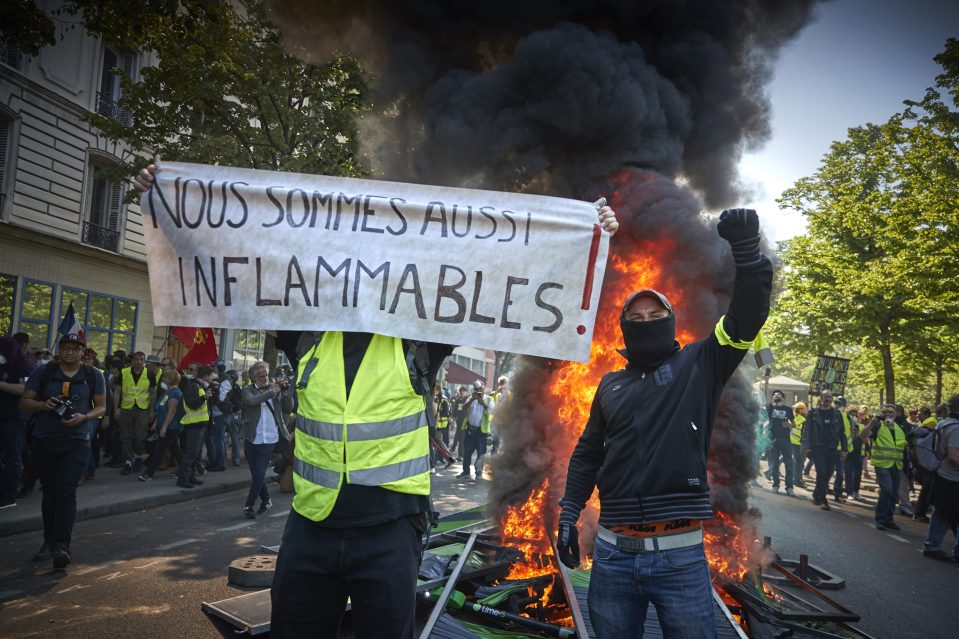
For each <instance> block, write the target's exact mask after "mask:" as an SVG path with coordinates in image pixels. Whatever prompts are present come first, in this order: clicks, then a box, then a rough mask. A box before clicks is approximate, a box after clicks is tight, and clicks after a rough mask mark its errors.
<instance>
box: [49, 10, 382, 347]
mask: <svg viewBox="0 0 959 639" xmlns="http://www.w3.org/2000/svg"><path fill="white" fill-rule="evenodd" d="M241 6H242V10H240V11H238V10H237V7H241ZM65 11H66V13H68V14H71V15H74V16H79V17H80V19H81V21H82V23H83V26H84V28H85V29H86V30H87V32H89V33H90V34H92V35H94V36H96V37H99V38H103V40H104V41H105V42H107V43H109V44H111V45H112V46H114V47H116V48H120V49H126V50H135V51H141V52H151V55H152V56H154V58H155V59H156V63H155V65H153V66H148V67H145V68H143V69H142V70H141V73H140V76H141V77H140V78H139V80H138V81H134V79H133V78H130V77H128V76H126V75H125V74H123V73H122V72H121V71H120V70H119V69H116V70H114V72H115V73H117V74H118V75H119V76H120V80H121V97H120V99H119V100H118V106H119V107H120V109H122V113H124V114H129V117H123V118H115V117H108V116H105V115H100V114H97V113H92V114H89V115H88V116H87V118H88V120H89V121H90V122H91V123H92V124H93V125H94V126H96V127H97V128H98V129H99V130H100V131H101V132H102V134H103V135H104V136H105V137H106V138H107V139H109V140H112V141H116V142H123V143H126V144H128V145H129V146H130V148H131V150H132V153H131V154H130V155H129V156H126V157H125V158H123V162H122V164H121V165H120V166H118V167H116V168H113V169H109V170H108V171H106V173H107V174H110V175H112V176H114V177H117V178H120V177H126V176H129V175H130V174H132V173H134V172H135V171H137V170H139V169H140V168H141V167H142V166H144V165H145V164H146V163H147V160H148V158H149V157H151V156H152V155H153V154H154V153H156V154H159V155H160V156H162V157H163V158H164V159H167V160H173V161H181V162H197V163H201V164H223V165H228V166H237V167H246V168H254V169H266V170H271V171H294V172H298V173H312V174H323V175H339V176H349V177H358V176H363V175H366V174H367V173H368V169H367V168H366V165H365V163H364V162H363V161H362V160H361V158H360V157H359V152H358V149H359V143H358V137H357V131H356V124H355V118H356V116H357V115H358V114H359V113H361V112H362V111H364V110H366V109H367V108H368V103H367V97H366V96H367V89H368V83H369V80H370V78H369V77H368V75H367V74H366V73H365V72H364V71H363V69H362V68H361V67H360V65H359V63H358V62H357V60H356V59H354V58H352V57H350V56H345V55H343V56H334V57H333V58H332V59H331V60H330V61H329V62H328V63H325V64H320V65H317V64H305V63H303V62H301V61H300V60H298V59H297V58H296V57H295V55H293V54H291V53H289V52H287V51H285V50H284V48H283V46H282V44H281V36H280V32H279V30H278V29H277V28H276V27H275V26H274V25H273V24H271V23H270V21H269V19H268V16H267V10H266V5H265V2H264V1H263V0H249V1H247V2H244V3H242V5H241V4H240V3H231V2H209V1H206V0H137V1H135V2H134V1H131V0H115V1H113V2H99V1H97V0H72V1H71V2H68V3H67V5H66V8H65ZM294 53H295V52H294ZM135 195H136V194H135V193H134V192H133V191H132V190H131V192H130V193H129V198H130V199H131V201H132V200H133V199H134V198H135ZM264 360H265V361H267V362H269V363H270V364H271V365H272V366H276V364H277V350H276V343H275V339H274V337H273V336H272V335H268V336H267V339H266V343H265V346H264Z"/></svg>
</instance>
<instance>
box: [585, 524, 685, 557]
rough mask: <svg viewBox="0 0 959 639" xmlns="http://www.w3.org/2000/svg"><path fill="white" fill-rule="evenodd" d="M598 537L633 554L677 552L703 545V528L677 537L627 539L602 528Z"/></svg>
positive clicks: (661, 536)
mask: <svg viewBox="0 0 959 639" xmlns="http://www.w3.org/2000/svg"><path fill="white" fill-rule="evenodd" d="M597 536H598V537H599V538H600V539H602V540H603V541H605V542H606V543H609V544H613V545H614V546H616V549H617V550H622V551H624V552H633V553H640V552H656V551H661V550H675V549H676V548H686V547H688V546H695V545H697V544H701V543H703V529H702V528H697V529H696V530H692V531H690V532H684V533H678V534H675V535H660V536H659V537H627V536H625V535H617V534H616V533H614V532H613V531H612V530H609V529H608V528H603V527H602V526H600V527H599V533H598V534H597Z"/></svg>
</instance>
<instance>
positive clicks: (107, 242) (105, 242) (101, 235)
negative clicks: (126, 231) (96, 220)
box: [83, 222, 120, 253]
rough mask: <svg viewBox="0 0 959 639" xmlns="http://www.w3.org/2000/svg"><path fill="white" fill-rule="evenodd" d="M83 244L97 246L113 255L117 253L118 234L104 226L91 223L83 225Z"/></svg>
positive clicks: (118, 244)
mask: <svg viewBox="0 0 959 639" xmlns="http://www.w3.org/2000/svg"><path fill="white" fill-rule="evenodd" d="M83 243H84V244H90V245H91V246H97V247H99V248H102V249H105V250H107V251H112V252H113V253H118V252H119V250H118V249H119V246H120V233H119V231H114V230H113V229H108V228H107V227H105V226H100V225H98V224H93V223H91V222H84V223H83Z"/></svg>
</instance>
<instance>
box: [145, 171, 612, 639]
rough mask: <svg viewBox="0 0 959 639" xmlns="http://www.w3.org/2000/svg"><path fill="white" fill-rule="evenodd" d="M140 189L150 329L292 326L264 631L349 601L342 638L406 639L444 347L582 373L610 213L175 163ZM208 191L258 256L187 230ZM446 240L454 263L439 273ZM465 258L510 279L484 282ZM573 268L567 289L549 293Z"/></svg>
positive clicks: (315, 632)
mask: <svg viewBox="0 0 959 639" xmlns="http://www.w3.org/2000/svg"><path fill="white" fill-rule="evenodd" d="M168 167H169V174H168V176H164V175H163V173H164V172H166V171H167V169H168ZM280 180H283V181H284V182H285V184H284V185H283V186H282V187H281V186H276V183H277V182H279V181H280ZM136 182H137V188H138V190H140V191H141V192H143V193H144V196H143V197H142V199H141V202H142V204H141V206H143V207H144V211H145V212H147V214H148V215H149V216H151V219H152V220H153V224H151V223H150V222H148V223H147V224H146V226H147V227H148V229H147V236H148V238H147V239H148V243H147V246H148V257H149V258H150V262H149V266H150V275H151V287H152V285H153V284H154V277H155V276H156V279H157V284H158V285H159V284H161V283H162V282H164V281H168V280H169V278H166V277H164V275H163V274H162V273H160V271H164V269H172V278H173V279H172V281H175V282H178V283H179V284H180V287H179V288H177V289H174V290H173V291H172V292H167V293H160V292H159V291H157V290H154V291H153V294H154V315H155V317H157V318H160V319H158V320H157V321H168V322H169V323H171V324H184V325H191V324H196V323H197V321H198V318H199V314H198V313H199V311H201V310H202V312H203V313H204V314H205V315H206V316H207V317H209V320H206V323H208V324H213V325H217V326H227V327H244V325H245V327H247V328H271V326H266V325H264V319H263V318H264V316H268V314H265V313H264V312H263V311H264V309H263V307H264V306H266V307H270V308H269V310H270V311H271V313H272V317H271V318H270V320H269V321H271V322H274V324H273V326H272V327H275V326H276V325H277V324H279V325H282V326H284V328H287V329H291V330H288V331H281V332H279V333H278V335H277V339H278V345H279V346H280V347H281V348H283V349H284V350H285V351H286V353H287V355H288V357H289V358H290V360H291V361H292V362H297V370H298V375H297V397H298V408H297V420H296V433H295V449H294V462H293V469H294V475H293V477H294V485H295V488H296V495H295V497H294V501H293V509H292V511H291V513H290V516H289V519H288V520H287V524H286V529H285V531H284V534H283V540H282V544H281V547H280V554H279V557H278V558H277V565H276V572H275V574H274V580H273V587H272V595H271V598H272V605H273V608H272V618H271V622H270V633H271V636H273V637H277V638H285V637H335V636H336V635H337V631H338V627H339V623H340V620H341V619H342V617H343V613H344V610H345V606H346V602H347V598H349V600H350V603H351V606H352V610H353V614H352V619H353V627H354V631H355V634H356V636H357V637H410V638H411V637H413V633H414V626H413V621H414V611H415V588H416V578H417V572H418V567H419V563H420V559H421V555H422V539H421V537H422V534H423V533H424V532H425V531H426V528H427V525H428V524H427V517H428V515H429V511H430V510H431V509H430V506H429V499H428V497H429V493H430V473H429V470H430V464H429V459H430V455H429V437H428V430H429V428H430V427H429V426H428V424H429V423H432V419H433V414H432V411H431V410H430V408H431V407H430V402H429V389H430V388H432V386H433V384H434V383H435V380H436V373H437V371H438V370H439V367H440V365H441V364H442V362H443V360H444V359H445V358H446V357H447V356H448V355H449V354H450V353H451V352H452V349H453V347H452V346H449V345H447V343H450V344H452V343H463V342H466V341H467V340H472V341H470V342H469V343H471V344H473V345H476V346H485V347H489V348H498V349H500V350H509V351H513V352H522V353H528V354H538V355H543V356H550V357H563V358H567V359H577V360H579V361H585V360H586V359H588V356H589V346H590V341H591V339H592V326H593V322H594V320H595V309H596V307H597V306H598V301H599V291H600V288H601V286H602V275H603V269H604V267H605V258H606V250H607V247H608V238H609V235H611V234H612V233H614V232H615V231H616V229H617V228H618V223H617V222H616V218H615V214H614V213H613V211H612V210H611V209H609V207H602V208H600V209H599V219H598V220H597V213H596V207H595V206H594V205H589V204H587V203H583V202H574V201H571V200H561V199H558V198H545V197H540V196H527V195H516V194H502V193H493V192H487V191H468V190H466V189H449V188H441V187H423V186H417V185H403V184H395V183H388V182H375V181H365V180H347V179H336V178H326V177H323V176H298V175H295V174H264V172H260V171H247V170H240V169H228V170H227V171H226V172H224V171H223V167H199V166H194V165H180V164H169V165H164V167H163V170H162V171H156V170H155V167H154V166H152V165H151V166H150V167H148V168H147V169H144V170H143V171H141V172H140V175H139V176H138V177H137V181H136ZM154 184H156V187H154V188H151V187H153V186H154ZM191 184H192V185H193V186H191ZM204 185H210V186H209V187H207V186H204ZM219 185H222V190H221V188H220V186H219ZM200 191H203V193H202V195H201V193H200ZM191 192H192V195H191ZM373 193H376V195H373ZM214 195H215V196H216V197H217V198H220V197H223V198H227V199H231V200H232V203H231V202H226V201H225V200H224V207H223V211H224V215H223V216H220V217H218V218H217V220H216V221H218V222H219V224H220V225H222V223H223V220H224V219H227V220H229V221H230V222H232V225H235V226H234V227H233V230H239V229H240V227H243V226H245V225H251V224H259V225H260V226H261V227H262V228H264V229H268V230H265V231H263V234H264V236H262V237H257V238H254V241H253V244H255V246H253V245H252V244H247V245H246V246H242V247H241V246H239V244H238V245H237V246H232V245H227V243H226V240H224V239H223V238H227V237H230V236H231V235H234V234H232V233H231V232H230V230H229V229H227V228H225V227H221V226H219V225H218V226H217V231H216V232H214V233H207V232H206V231H205V230H203V231H201V232H194V231H195V230H196V229H198V228H200V227H203V226H204V224H206V225H207V226H210V225H211V224H210V221H209V220H207V222H204V221H203V220H202V219H201V218H203V217H204V215H205V214H206V213H208V212H209V209H206V210H204V206H206V205H207V204H208V203H211V202H212V200H211V199H210V198H212V197H213V196H214ZM191 198H192V206H191ZM237 202H242V206H241V205H238V204H237ZM217 207H219V204H217ZM214 208H216V207H214ZM198 213H199V215H197V214H198ZM194 224H195V226H194ZM151 226H152V228H151ZM227 226H231V224H230V223H229V222H228V223H227ZM282 226H287V227H291V229H292V230H291V229H287V231H285V232H281V231H277V230H275V229H276V227H282ZM304 226H306V228H302V229H301V228H300V227H304ZM184 227H186V228H184ZM191 227H193V228H191ZM269 229H274V230H269ZM603 230H605V231H606V233H603ZM270 233H275V234H276V237H277V238H278V241H277V243H275V245H274V244H273V243H270V242H269V240H268V239H267V237H268V236H269V234H270ZM364 233H366V234H365V235H364ZM242 235H249V234H248V233H246V232H244V233H243V234H242ZM235 236H236V238H237V242H238V243H239V242H241V241H243V238H242V236H241V235H240V234H235ZM360 238H362V240H363V243H362V244H360V243H359V239H360ZM266 244H270V246H269V247H267V248H266V249H263V250H262V251H261V247H262V246H263V245H266ZM457 244H458V245H459V250H458V251H457V252H458V253H463V254H464V255H465V257H464V261H463V262H462V263H460V264H459V265H457V264H448V263H445V262H444V263H441V261H444V260H446V259H448V258H447V257H446V256H448V255H449V253H450V249H449V248H447V247H450V246H456V245H457ZM501 244H502V246H501ZM436 245H442V246H441V250H440V251H439V253H436V251H435V250H433V249H431V247H434V249H435V246H436ZM573 246H575V247H578V248H577V249H576V251H575V252H569V251H570V247H573ZM204 247H206V248H204ZM358 247H359V248H358ZM480 247H485V248H486V249H487V250H485V251H484V250H477V249H478V248H480ZM360 249H361V250H360ZM431 250H433V253H432V254H436V255H440V257H439V258H438V259H436V260H433V261H431V260H430V259H428V258H429V256H430V255H431V253H430V251H431ZM494 250H499V251H500V253H498V254H497V257H501V258H502V261H501V262H497V260H495V259H493V260H491V259H490V258H491V254H490V251H494ZM202 251H207V252H206V253H203V254H202V256H200V255H198V253H200V252H202ZM210 251H219V253H218V254H216V255H210V254H209V252H210ZM254 251H260V254H259V255H258V256H255V257H251V256H250V255H251V252H254ZM311 251H312V253H311ZM319 251H322V252H323V255H320V256H317V255H316V253H317V252H319ZM263 253H267V254H263ZM479 256H482V260H483V262H484V263H485V262H490V263H493V264H496V265H497V269H496V270H497V271H499V272H506V273H513V274H512V275H508V276H506V278H505V280H500V281H498V282H491V279H492V278H493V274H491V273H484V271H483V268H484V264H482V263H480V262H479V261H478V260H479V259H480V258H479ZM473 257H475V259H476V260H477V261H475V262H470V260H471V259H473ZM415 260H421V261H419V262H417V261H415ZM312 263H315V264H316V268H315V270H313V271H312V272H311V273H310V274H309V275H306V276H304V270H303V269H304V265H306V264H312ZM504 264H505V265H506V266H505V267H504ZM245 267H253V268H255V275H254V271H253V268H245ZM310 268H312V266H311V267H310ZM504 268H506V269H507V270H505V271H503V269H504ZM573 268H577V269H578V270H577V271H575V273H576V274H575V279H571V280H570V281H557V278H561V277H562V276H561V275H560V274H562V273H566V272H567V271H569V270H571V269H573ZM155 269H156V271H155ZM231 269H232V270H231ZM397 270H400V271H401V272H402V273H401V275H400V276H399V278H398V279H396V278H395V277H394V276H395V273H396V272H397ZM228 271H229V272H228ZM166 272H170V271H169V270H167V271H166ZM217 273H219V275H217ZM468 273H469V274H468ZM484 276H485V278H486V279H485V283H484ZM217 278H219V279H217ZM584 279H585V282H586V284H585V286H584V285H583V281H584ZM374 280H378V281H380V282H381V284H380V285H377V286H372V285H371V282H372V281H374ZM211 281H212V282H213V285H212V286H211V285H210V282H211ZM284 281H285V282H286V285H285V286H284V285H283V282H284ZM217 282H218V283H219V287H217ZM525 287H529V288H528V289H527V290H525V291H524V290H523V289H524V288H525ZM252 290H255V291H256V294H255V296H254V295H252V293H251V291H252ZM268 291H273V292H272V293H271V292H268ZM160 300H166V301H172V302H173V303H172V304H171V305H166V306H164V305H162V304H160V303H159V302H160ZM254 300H255V301H254ZM427 309H429V311H427ZM464 324H468V326H463V325H464ZM464 329H465V330H464ZM427 339H428V340H429V341H428V342H426V341H416V340H427ZM444 342H445V343H444Z"/></svg>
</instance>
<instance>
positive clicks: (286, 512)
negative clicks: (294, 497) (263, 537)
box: [270, 508, 290, 517]
mask: <svg viewBox="0 0 959 639" xmlns="http://www.w3.org/2000/svg"><path fill="white" fill-rule="evenodd" d="M289 514H290V509H289V508H287V509H286V510H284V511H283V512H279V513H273V514H272V515H270V517H286V516H287V515H289Z"/></svg>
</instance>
